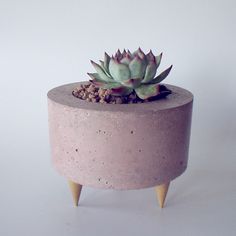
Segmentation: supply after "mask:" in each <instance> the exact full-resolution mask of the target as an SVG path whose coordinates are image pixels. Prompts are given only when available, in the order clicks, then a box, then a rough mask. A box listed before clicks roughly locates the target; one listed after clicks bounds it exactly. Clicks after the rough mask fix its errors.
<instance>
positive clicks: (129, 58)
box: [120, 54, 131, 66]
mask: <svg viewBox="0 0 236 236" xmlns="http://www.w3.org/2000/svg"><path fill="white" fill-rule="evenodd" d="M120 62H121V63H122V64H125V65H127V66H128V65H129V63H130V62H131V57H130V56H129V55H128V54H127V55H126V56H124V57H123V58H122V59H121V60H120Z"/></svg>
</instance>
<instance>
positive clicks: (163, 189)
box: [156, 182, 170, 208]
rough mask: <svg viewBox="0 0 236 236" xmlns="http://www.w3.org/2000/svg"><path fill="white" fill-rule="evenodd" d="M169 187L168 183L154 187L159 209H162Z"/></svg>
mask: <svg viewBox="0 0 236 236" xmlns="http://www.w3.org/2000/svg"><path fill="white" fill-rule="evenodd" d="M169 185H170V182H169V183H166V184H161V185H158V186H156V194H157V199H158V202H159V206H160V207H161V208H163V207H164V203H165V198H166V195H167V192H168V188H169Z"/></svg>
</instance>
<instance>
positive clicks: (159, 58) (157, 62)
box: [155, 53, 162, 68]
mask: <svg viewBox="0 0 236 236" xmlns="http://www.w3.org/2000/svg"><path fill="white" fill-rule="evenodd" d="M155 59H156V65H157V68H158V67H159V65H160V64H161V59H162V53H161V54H160V55H159V56H157V57H155Z"/></svg>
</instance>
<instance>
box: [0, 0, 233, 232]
mask: <svg viewBox="0 0 236 236" xmlns="http://www.w3.org/2000/svg"><path fill="white" fill-rule="evenodd" d="M235 25H236V2H235V0H232V1H230V0H221V1H220V0H218V1H216V0H215V1H214V0H212V1H211V0H198V1H187V0H185V1H184V0H181V1H174V0H173V1H171V0H163V1H158V0H156V1H154V0H153V1H152V0H149V1H148V0H146V1H134V0H133V1H131V0H130V1H128V0H126V1H125V0H117V1H108V0H107V1H105V0H100V1H91V0H86V1H81V0H77V1H76V0H74V1H72V0H68V1H65V0H64V1H60V0H57V1H56V0H55V1H53V0H47V1H46V0H38V1H34V0H32V1H24V0H21V1H16V0H15V1H11V0H6V1H4V0H0V104H1V107H0V141H1V142H0V150H1V156H0V235H1V236H8V235H9V236H15V235H24V236H28V235H34V236H37V235H45V236H48V235H58V236H61V235H89V236H90V235H136V236H138V235H214V236H217V235H227V236H228V235H229V236H231V235H236V182H235V181H236V171H235V169H236V160H235V158H236V69H235V67H236V26H235ZM138 46H141V47H142V48H143V50H144V51H146V52H147V51H148V50H149V49H150V48H151V49H153V51H154V53H155V54H158V53H160V52H161V51H163V52H164V56H163V61H162V65H161V69H165V68H166V67H167V66H168V65H170V64H173V65H174V67H173V70H172V72H171V74H170V75H169V77H168V78H167V79H166V83H171V84H174V85H178V86H182V87H184V88H186V89H189V90H190V91H192V92H193V93H194V96H195V100H194V112H193V123H192V137H191V146H190V155H189V166H188V169H187V172H186V173H185V174H184V175H183V176H181V177H179V178H177V179H176V180H174V181H173V182H172V184H171V186H170V189H169V193H168V196H167V199H166V208H164V209H163V210H160V209H159V208H158V206H157V202H156V199H155V193H154V190H153V189H144V190H139V191H112V190H110V191H107V190H97V189H90V188H86V187H85V188H84V189H83V192H82V196H81V201H80V203H81V206H80V207H79V208H77V209H76V208H74V207H73V206H72V200H71V196H70V193H69V190H68V186H67V183H66V181H65V180H64V178H62V177H60V176H59V175H58V174H57V173H56V171H54V169H53V168H52V166H51V162H50V151H49V141H48V124H47V100H46V93H47V91H48V90H49V89H51V88H53V87H55V86H58V85H61V84H65V83H71V82H76V81H82V80H87V79H88V76H87V75H86V73H87V72H93V68H92V66H91V65H90V62H89V60H90V59H93V60H95V61H97V60H99V59H101V58H102V57H103V53H104V51H105V50H106V51H107V52H108V53H110V54H112V53H113V52H114V51H115V50H116V49H117V48H120V49H123V48H129V49H131V50H132V51H133V50H135V49H137V47H138Z"/></svg>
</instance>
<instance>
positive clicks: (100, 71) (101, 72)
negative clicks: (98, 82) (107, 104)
mask: <svg viewBox="0 0 236 236" xmlns="http://www.w3.org/2000/svg"><path fill="white" fill-rule="evenodd" d="M91 63H92V65H93V67H94V68H95V70H96V71H97V73H98V74H99V76H100V78H101V79H102V80H104V81H111V82H112V81H113V80H112V79H111V78H110V77H108V76H107V74H106V72H105V71H104V70H103V68H102V67H101V66H100V65H98V64H97V63H95V62H94V61H91Z"/></svg>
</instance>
